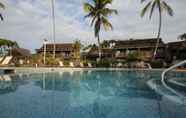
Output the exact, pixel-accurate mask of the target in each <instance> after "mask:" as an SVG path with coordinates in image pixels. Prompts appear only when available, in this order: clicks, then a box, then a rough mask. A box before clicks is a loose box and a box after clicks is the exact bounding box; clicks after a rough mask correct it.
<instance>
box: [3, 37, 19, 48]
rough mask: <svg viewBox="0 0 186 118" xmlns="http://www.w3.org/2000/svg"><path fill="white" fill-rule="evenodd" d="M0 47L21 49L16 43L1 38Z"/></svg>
mask: <svg viewBox="0 0 186 118" xmlns="http://www.w3.org/2000/svg"><path fill="white" fill-rule="evenodd" d="M0 46H7V47H19V46H18V44H17V42H16V41H11V40H8V39H3V38H0Z"/></svg>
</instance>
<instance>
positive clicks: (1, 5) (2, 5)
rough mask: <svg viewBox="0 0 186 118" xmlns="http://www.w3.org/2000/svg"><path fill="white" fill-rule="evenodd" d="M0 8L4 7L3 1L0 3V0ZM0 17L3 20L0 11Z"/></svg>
mask: <svg viewBox="0 0 186 118" xmlns="http://www.w3.org/2000/svg"><path fill="white" fill-rule="evenodd" d="M0 8H2V9H5V5H4V4H3V3H1V2H0ZM0 19H1V20H4V19H3V15H2V14H1V13H0Z"/></svg>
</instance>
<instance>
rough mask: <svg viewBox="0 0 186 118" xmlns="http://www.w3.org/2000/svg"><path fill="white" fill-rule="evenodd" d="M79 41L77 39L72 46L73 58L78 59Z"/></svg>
mask: <svg viewBox="0 0 186 118" xmlns="http://www.w3.org/2000/svg"><path fill="white" fill-rule="evenodd" d="M81 46H82V45H81V42H80V41H79V40H76V41H75V42H74V45H73V48H74V58H75V59H80V49H81Z"/></svg>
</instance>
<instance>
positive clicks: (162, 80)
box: [161, 60, 186, 100]
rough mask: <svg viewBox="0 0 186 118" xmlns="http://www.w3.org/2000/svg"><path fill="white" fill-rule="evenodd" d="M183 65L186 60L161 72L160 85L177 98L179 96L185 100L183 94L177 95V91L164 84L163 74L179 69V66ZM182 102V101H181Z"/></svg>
mask: <svg viewBox="0 0 186 118" xmlns="http://www.w3.org/2000/svg"><path fill="white" fill-rule="evenodd" d="M185 63H186V60H184V61H181V62H179V63H177V64H175V65H173V66H171V67H170V68H168V69H165V70H164V71H163V72H162V74H161V82H162V84H163V85H164V87H166V88H167V89H169V90H170V91H171V92H172V93H174V94H176V95H177V96H180V97H182V98H185V96H184V95H183V94H181V93H179V92H178V91H176V90H174V89H173V88H171V87H169V86H168V85H167V84H166V83H165V74H166V73H167V72H169V71H171V70H173V69H175V68H177V67H179V66H181V65H183V64H185ZM183 100H184V99H183Z"/></svg>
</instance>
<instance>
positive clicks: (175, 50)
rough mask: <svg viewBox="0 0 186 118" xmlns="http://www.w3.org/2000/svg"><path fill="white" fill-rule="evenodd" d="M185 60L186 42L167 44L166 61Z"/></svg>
mask: <svg viewBox="0 0 186 118" xmlns="http://www.w3.org/2000/svg"><path fill="white" fill-rule="evenodd" d="M184 59H186V42H185V41H177V42H171V43H168V44H167V60H168V61H174V60H184Z"/></svg>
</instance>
